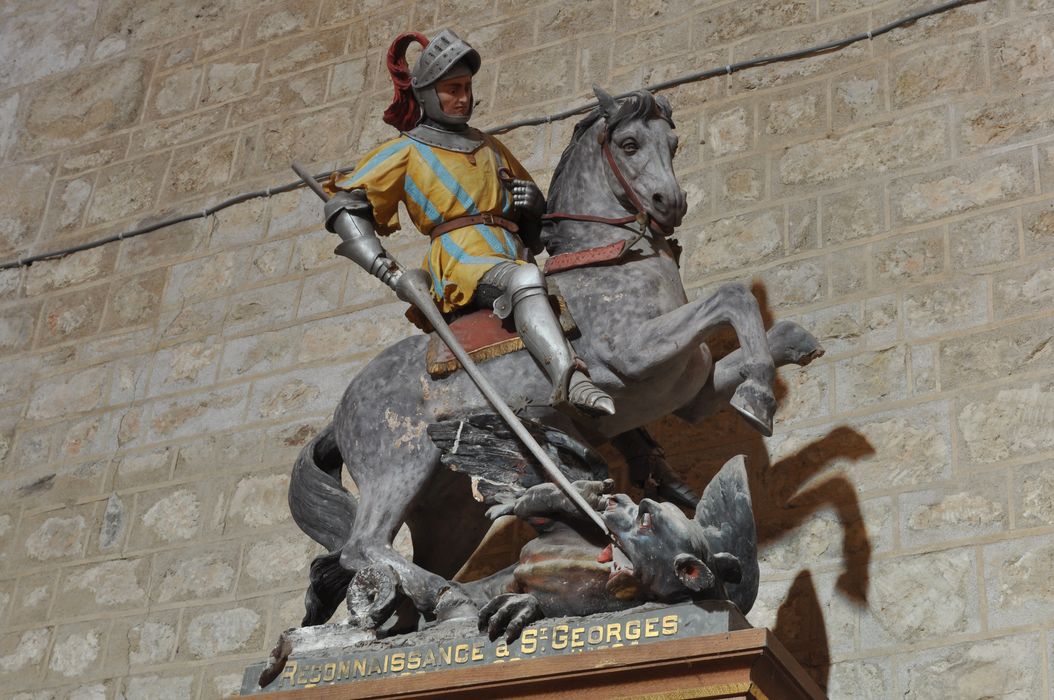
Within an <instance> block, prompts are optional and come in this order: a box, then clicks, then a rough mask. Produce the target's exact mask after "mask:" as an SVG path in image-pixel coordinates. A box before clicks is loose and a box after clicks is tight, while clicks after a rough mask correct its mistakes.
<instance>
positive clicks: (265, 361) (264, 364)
mask: <svg viewBox="0 0 1054 700" xmlns="http://www.w3.org/2000/svg"><path fill="white" fill-rule="evenodd" d="M299 342H300V331H299V329H297V328H285V329H282V330H279V331H270V332H265V333H257V334H254V335H249V336H245V337H243V338H235V339H234V340H229V341H227V344H226V345H225V346H224V348H223V359H222V361H221V365H220V375H219V379H220V380H221V381H222V380H226V379H231V378H234V377H241V376H245V375H256V374H262V373H271V372H274V371H275V370H279V369H281V368H283V367H286V366H288V365H290V364H291V363H292V361H293V358H294V356H295V354H296V349H297V346H298V345H299Z"/></svg>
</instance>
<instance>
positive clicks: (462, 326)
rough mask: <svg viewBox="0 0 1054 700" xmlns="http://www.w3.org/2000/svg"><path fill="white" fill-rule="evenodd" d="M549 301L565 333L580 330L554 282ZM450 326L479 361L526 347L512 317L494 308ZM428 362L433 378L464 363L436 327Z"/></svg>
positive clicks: (471, 355) (478, 312) (446, 374)
mask: <svg viewBox="0 0 1054 700" xmlns="http://www.w3.org/2000/svg"><path fill="white" fill-rule="evenodd" d="M549 303H550V304H552V306H553V311H554V312H556V314H557V318H559V319H560V325H561V326H562V327H563V329H564V333H565V334H567V335H568V336H571V335H573V334H574V333H576V332H577V331H578V326H577V325H576V324H575V321H574V319H573V318H571V313H570V312H569V311H568V309H567V303H566V302H565V301H564V298H563V296H562V295H561V294H560V293H559V291H557V290H556V289H555V285H553V284H552V282H550V293H549ZM450 330H452V331H453V332H454V336H455V337H456V338H457V339H458V342H460V343H461V347H463V348H464V349H465V352H467V353H468V355H469V357H471V358H472V359H473V360H475V361H476V362H486V361H487V360H493V359H494V358H495V357H501V356H502V355H508V354H509V353H510V352H516V351H517V350H522V349H523V340H521V339H520V336H519V334H518V333H517V332H516V327H515V326H514V325H513V321H512V317H511V316H510V317H509V318H506V319H501V318H498V317H497V316H496V315H495V314H494V312H493V311H492V310H491V309H478V310H476V311H471V312H469V313H467V314H464V315H462V316H458V317H457V318H456V319H454V320H453V321H451V322H450ZM425 362H426V364H427V369H428V374H429V375H431V376H432V378H433V379H439V378H441V377H445V376H448V375H450V374H453V373H454V372H456V371H457V370H458V369H460V368H461V363H460V362H458V361H457V358H455V357H454V355H453V354H452V353H451V352H450V348H448V347H447V346H446V343H444V342H443V341H442V340H441V339H440V338H439V336H438V335H436V333H435V332H434V331H432V332H430V333H429V334H428V350H427V352H426V353H425Z"/></svg>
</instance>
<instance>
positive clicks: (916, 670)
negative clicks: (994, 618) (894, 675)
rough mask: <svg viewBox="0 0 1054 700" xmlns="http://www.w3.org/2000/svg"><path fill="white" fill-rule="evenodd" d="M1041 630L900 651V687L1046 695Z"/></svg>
mask: <svg viewBox="0 0 1054 700" xmlns="http://www.w3.org/2000/svg"><path fill="white" fill-rule="evenodd" d="M1042 658H1043V647H1042V644H1041V639H1040V637H1039V635H1020V636H1014V637H1002V638H998V639H985V640H983V641H978V642H969V643H966V644H958V645H955V646H951V647H941V648H938V649H926V650H923V651H914V652H912V653H910V654H904V655H901V656H898V657H896V661H897V662H898V664H899V665H900V671H899V677H900V688H901V691H902V693H903V696H904V697H905V698H910V699H911V700H938V699H940V698H983V697H1000V698H1006V699H1007V700H1025V699H1026V698H1038V697H1041V696H1042V690H1041V689H1042V687H1043V661H1042Z"/></svg>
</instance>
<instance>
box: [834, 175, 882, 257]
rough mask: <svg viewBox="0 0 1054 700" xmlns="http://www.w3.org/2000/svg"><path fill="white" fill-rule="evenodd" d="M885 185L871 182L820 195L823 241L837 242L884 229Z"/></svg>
mask: <svg viewBox="0 0 1054 700" xmlns="http://www.w3.org/2000/svg"><path fill="white" fill-rule="evenodd" d="M884 189H885V188H884V187H882V186H881V185H871V186H868V187H860V188H855V189H851V190H845V191H842V192H837V193H835V194H827V195H823V196H821V197H820V212H821V216H822V218H823V232H822V236H823V244H824V245H825V246H828V245H836V244H838V243H844V242H846V241H852V240H856V239H859V238H867V237H868V236H873V235H875V234H876V233H880V232H881V231H884V230H885V229H886V225H885V213H884V209H885V207H884V205H883V203H884V199H885V198H884V196H883V192H884Z"/></svg>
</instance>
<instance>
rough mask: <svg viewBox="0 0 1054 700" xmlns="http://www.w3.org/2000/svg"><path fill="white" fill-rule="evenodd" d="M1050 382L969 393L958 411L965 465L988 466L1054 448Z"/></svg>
mask: <svg viewBox="0 0 1054 700" xmlns="http://www.w3.org/2000/svg"><path fill="white" fill-rule="evenodd" d="M1051 384H1052V383H1051V381H1050V380H1036V381H1026V382H1014V383H1007V384H1004V385H1003V386H1001V387H998V388H995V389H984V390H978V391H975V392H970V393H966V394H964V395H963V396H962V398H961V399H960V400H959V402H958V405H957V407H956V422H957V425H958V434H959V445H960V447H959V462H960V464H961V465H964V466H966V465H970V466H986V465H990V464H993V463H995V462H1001V461H1003V460H1005V459H1010V458H1027V457H1028V456H1030V455H1033V454H1036V453H1041V452H1044V451H1046V450H1050V449H1052V448H1054V434H1052V433H1051V431H1050V429H1049V428H1050V419H1051V416H1052V415H1054V390H1052V386H1051Z"/></svg>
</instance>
